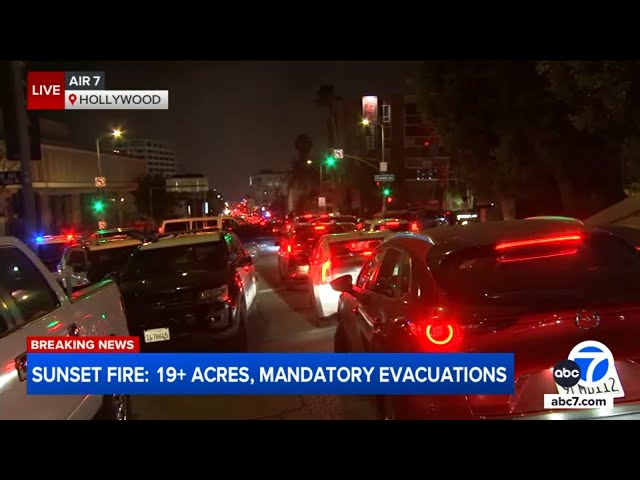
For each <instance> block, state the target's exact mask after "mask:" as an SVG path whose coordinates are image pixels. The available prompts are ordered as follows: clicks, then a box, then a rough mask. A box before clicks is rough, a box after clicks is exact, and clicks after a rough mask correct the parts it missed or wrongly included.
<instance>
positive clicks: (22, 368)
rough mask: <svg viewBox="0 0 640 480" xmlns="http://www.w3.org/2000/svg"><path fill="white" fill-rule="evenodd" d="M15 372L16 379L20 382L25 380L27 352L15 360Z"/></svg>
mask: <svg viewBox="0 0 640 480" xmlns="http://www.w3.org/2000/svg"><path fill="white" fill-rule="evenodd" d="M15 364H16V371H17V372H18V379H19V380H20V381H21V382H25V381H26V380H27V352H25V353H21V354H20V355H18V356H17V357H16V359H15Z"/></svg>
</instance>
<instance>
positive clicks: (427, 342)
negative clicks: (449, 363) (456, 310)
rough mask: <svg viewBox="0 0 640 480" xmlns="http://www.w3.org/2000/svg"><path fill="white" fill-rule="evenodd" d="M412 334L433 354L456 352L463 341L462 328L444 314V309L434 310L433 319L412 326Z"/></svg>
mask: <svg viewBox="0 0 640 480" xmlns="http://www.w3.org/2000/svg"><path fill="white" fill-rule="evenodd" d="M412 333H413V334H414V335H415V336H416V337H417V338H418V341H419V342H420V344H421V345H422V346H423V347H424V348H425V349H426V350H427V351H431V352H447V351H456V350H457V349H458V347H459V345H460V342H461V340H462V332H461V331H460V326H459V325H458V324H457V322H455V321H454V320H453V319H450V318H448V315H445V314H444V309H442V308H440V307H438V308H436V309H435V310H434V314H433V315H432V318H430V319H428V320H427V321H425V322H418V323H416V324H413V325H412Z"/></svg>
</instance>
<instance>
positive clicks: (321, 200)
mask: <svg viewBox="0 0 640 480" xmlns="http://www.w3.org/2000/svg"><path fill="white" fill-rule="evenodd" d="M318 206H319V207H326V206H327V197H318Z"/></svg>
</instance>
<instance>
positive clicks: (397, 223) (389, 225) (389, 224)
mask: <svg viewBox="0 0 640 480" xmlns="http://www.w3.org/2000/svg"><path fill="white" fill-rule="evenodd" d="M385 225H387V226H388V227H397V226H399V225H400V222H386V223H385Z"/></svg>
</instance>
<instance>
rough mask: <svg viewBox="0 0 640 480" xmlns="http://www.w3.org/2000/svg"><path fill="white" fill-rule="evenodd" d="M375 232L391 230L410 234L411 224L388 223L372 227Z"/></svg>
mask: <svg viewBox="0 0 640 480" xmlns="http://www.w3.org/2000/svg"><path fill="white" fill-rule="evenodd" d="M373 229H374V230H375V231H376V232H379V231H381V230H391V231H392V232H410V231H411V224H410V223H406V222H394V221H389V222H386V223H382V224H380V225H376V226H374V227H373Z"/></svg>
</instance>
